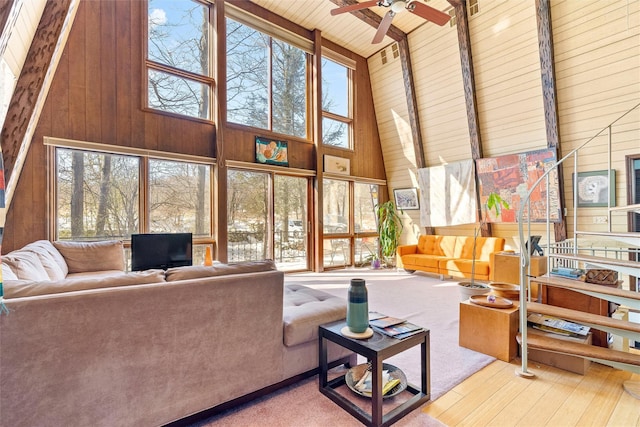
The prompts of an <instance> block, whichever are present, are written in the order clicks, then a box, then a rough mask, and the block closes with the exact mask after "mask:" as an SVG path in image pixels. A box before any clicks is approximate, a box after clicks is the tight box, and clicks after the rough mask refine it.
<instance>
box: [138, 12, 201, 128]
mask: <svg viewBox="0 0 640 427" xmlns="http://www.w3.org/2000/svg"><path fill="white" fill-rule="evenodd" d="M209 21H210V10H209V6H207V5H205V4H203V3H200V2H197V1H194V0H149V2H148V16H147V32H148V38H147V61H146V65H147V86H148V92H147V103H148V106H149V108H153V109H156V110H161V111H165V112H170V113H176V114H181V115H185V116H189V117H197V118H201V119H211V116H212V114H211V111H210V110H211V105H210V99H211V93H212V88H213V79H212V78H211V70H212V69H213V67H212V66H211V64H210V63H209V58H210V56H211V55H210V52H209V39H210V34H209V27H210V25H209Z"/></svg>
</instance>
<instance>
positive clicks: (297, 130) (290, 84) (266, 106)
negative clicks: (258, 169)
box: [226, 18, 309, 138]
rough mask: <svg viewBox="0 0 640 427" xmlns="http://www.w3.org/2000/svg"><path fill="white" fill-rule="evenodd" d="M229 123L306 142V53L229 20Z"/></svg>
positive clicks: (227, 58)
mask: <svg viewBox="0 0 640 427" xmlns="http://www.w3.org/2000/svg"><path fill="white" fill-rule="evenodd" d="M226 60H227V121H228V122H231V123H237V124H240V125H245V126H252V127H257V128H261V129H267V130H271V131H273V132H277V133H281V134H284V135H292V136H296V137H300V138H307V63H308V61H309V60H308V54H307V53H306V52H305V51H304V50H302V49H300V48H298V47H296V46H293V45H291V44H289V43H286V42H284V41H281V40H279V39H276V38H274V37H271V36H270V35H268V34H265V33H263V32H260V31H258V30H255V29H253V28H251V27H249V26H247V25H245V24H243V23H241V22H238V21H236V20H234V19H231V18H227V57H226Z"/></svg>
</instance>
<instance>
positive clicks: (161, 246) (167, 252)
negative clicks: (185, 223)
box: [131, 233, 193, 271]
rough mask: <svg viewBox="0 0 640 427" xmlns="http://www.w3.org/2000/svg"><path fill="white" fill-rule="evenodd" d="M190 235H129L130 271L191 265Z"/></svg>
mask: <svg viewBox="0 0 640 427" xmlns="http://www.w3.org/2000/svg"><path fill="white" fill-rule="evenodd" d="M192 263H193V253H192V236H191V233H152V234H132V235H131V270H132V271H140V270H149V269H152V268H160V269H163V270H164V269H167V268H171V267H181V266H185V265H192Z"/></svg>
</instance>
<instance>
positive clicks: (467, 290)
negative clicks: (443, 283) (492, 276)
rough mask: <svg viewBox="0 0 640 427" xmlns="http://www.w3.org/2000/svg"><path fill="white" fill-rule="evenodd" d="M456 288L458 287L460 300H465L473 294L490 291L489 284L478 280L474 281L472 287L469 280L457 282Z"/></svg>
mask: <svg viewBox="0 0 640 427" xmlns="http://www.w3.org/2000/svg"><path fill="white" fill-rule="evenodd" d="M458 289H460V301H466V300H468V299H469V298H470V297H472V296H474V295H484V294H488V293H489V292H490V291H491V288H489V286H487V285H485V284H484V283H478V282H475V283H474V284H473V287H472V286H471V282H458Z"/></svg>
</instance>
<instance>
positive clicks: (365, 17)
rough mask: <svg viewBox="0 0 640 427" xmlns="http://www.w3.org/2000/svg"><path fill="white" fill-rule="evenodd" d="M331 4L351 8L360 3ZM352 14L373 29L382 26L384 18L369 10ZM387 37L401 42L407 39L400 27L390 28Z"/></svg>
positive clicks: (343, 0) (345, 0)
mask: <svg viewBox="0 0 640 427" xmlns="http://www.w3.org/2000/svg"><path fill="white" fill-rule="evenodd" d="M331 2H332V3H334V4H335V5H337V6H350V5H352V4H358V3H359V2H358V1H357V0H331ZM350 13H351V14H352V15H353V16H355V17H356V18H358V19H360V20H361V21H363V22H366V23H367V24H369V25H371V26H372V27H373V28H378V26H379V25H380V22H381V21H382V18H381V17H380V16H379V15H378V14H376V13H375V12H373V11H371V10H369V9H368V8H365V9H360V10H354V11H353V12H350ZM387 36H389V37H391V38H392V39H393V40H395V41H398V42H399V41H400V40H402V39H403V38H404V37H406V34H405V32H404V31H402V30H401V29H399V28H398V27H396V26H394V25H391V26H390V27H389V30H388V31H387Z"/></svg>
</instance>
